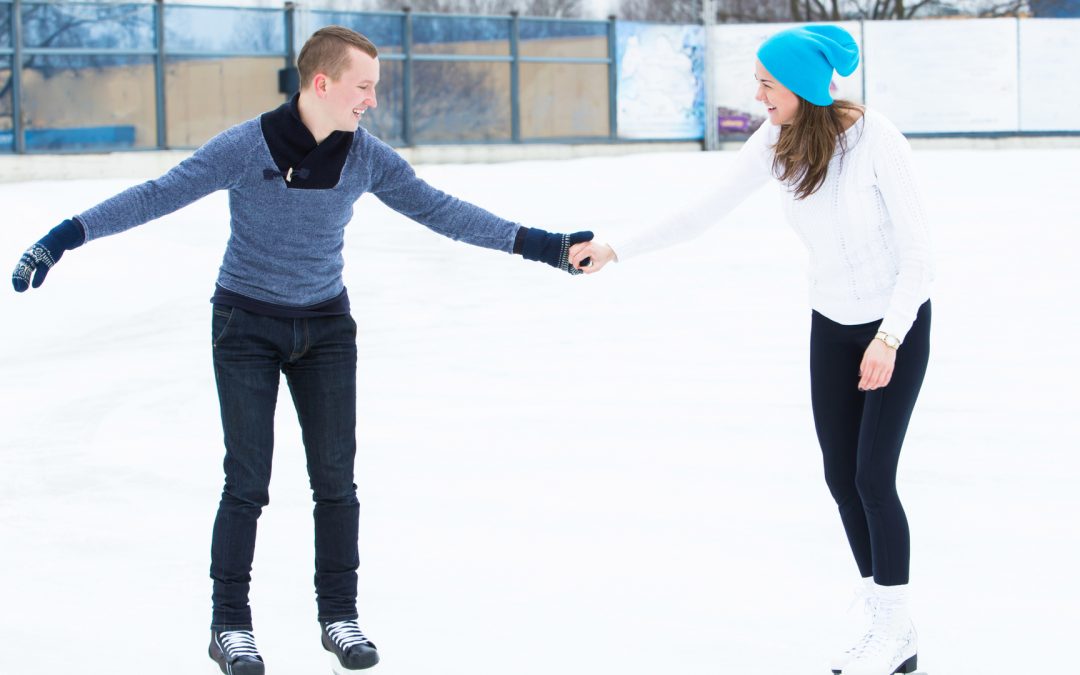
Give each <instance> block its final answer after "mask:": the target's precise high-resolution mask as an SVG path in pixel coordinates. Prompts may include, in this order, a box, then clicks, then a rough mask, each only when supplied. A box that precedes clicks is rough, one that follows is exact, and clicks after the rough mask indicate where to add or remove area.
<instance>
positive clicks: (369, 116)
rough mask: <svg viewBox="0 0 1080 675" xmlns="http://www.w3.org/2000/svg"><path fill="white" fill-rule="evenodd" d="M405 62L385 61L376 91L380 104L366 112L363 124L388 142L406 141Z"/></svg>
mask: <svg viewBox="0 0 1080 675" xmlns="http://www.w3.org/2000/svg"><path fill="white" fill-rule="evenodd" d="M404 75H405V64H404V63H403V62H402V61H383V62H382V64H381V67H380V78H381V79H380V81H379V86H378V88H377V91H376V97H377V100H378V104H379V105H378V106H377V107H376V108H375V109H371V108H369V109H368V111H367V112H366V113H364V120H363V122H362V125H363V127H364V128H365V129H367V130H368V131H370V132H371V133H373V134H375V135H376V136H378V137H379V138H381V139H382V140H384V141H386V142H387V143H392V144H396V145H401V144H403V143H404V142H405V137H404V136H405V130H404V124H403V120H404V119H405V112H404V106H405V77H404Z"/></svg>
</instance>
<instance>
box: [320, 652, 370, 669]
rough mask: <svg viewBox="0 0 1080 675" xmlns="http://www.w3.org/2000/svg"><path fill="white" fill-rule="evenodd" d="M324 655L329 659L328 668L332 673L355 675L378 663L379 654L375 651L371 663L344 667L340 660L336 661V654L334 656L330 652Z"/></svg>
mask: <svg viewBox="0 0 1080 675" xmlns="http://www.w3.org/2000/svg"><path fill="white" fill-rule="evenodd" d="M326 657H327V658H328V659H330V670H331V672H333V673H334V675H357V673H360V672H363V671H366V670H367V669H368V668H371V667H372V666H375V665H376V664H378V663H379V656H378V654H377V653H376V654H375V656H374V658H373V659H372V661H371V663H368V664H366V665H363V666H361V667H359V668H346V667H345V666H343V665H341V661H338V658H337V656H334V654H333V653H332V652H331V653H329V654H327V655H326Z"/></svg>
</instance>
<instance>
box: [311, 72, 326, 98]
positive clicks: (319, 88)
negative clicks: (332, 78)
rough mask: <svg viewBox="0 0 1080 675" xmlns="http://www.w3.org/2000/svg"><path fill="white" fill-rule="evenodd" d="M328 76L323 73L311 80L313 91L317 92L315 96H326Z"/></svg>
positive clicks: (316, 74)
mask: <svg viewBox="0 0 1080 675" xmlns="http://www.w3.org/2000/svg"><path fill="white" fill-rule="evenodd" d="M326 80H327V78H326V75H324V74H322V73H315V77H313V78H312V79H311V86H312V89H314V90H315V95H316V96H319V97H322V96H325V95H326Z"/></svg>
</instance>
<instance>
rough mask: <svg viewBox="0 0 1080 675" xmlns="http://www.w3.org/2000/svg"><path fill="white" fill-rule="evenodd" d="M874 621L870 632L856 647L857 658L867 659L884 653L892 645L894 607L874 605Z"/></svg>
mask: <svg viewBox="0 0 1080 675" xmlns="http://www.w3.org/2000/svg"><path fill="white" fill-rule="evenodd" d="M873 611H874V614H873V616H874V619H873V621H872V622H871V624H870V630H869V631H868V632H867V633H866V635H864V636H863V638H862V640H860V641H859V644H857V645H855V652H854V654H855V656H856V657H860V658H865V657H868V656H876V655H877V654H880V653H882V652H884V651H885V650H886V649H888V647H889V643H890V637H889V635H890V630H889V629H890V627H892V625H893V623H894V614H895V611H894V607H893V606H892V605H890V604H889V603H887V602H876V603H874V610H873Z"/></svg>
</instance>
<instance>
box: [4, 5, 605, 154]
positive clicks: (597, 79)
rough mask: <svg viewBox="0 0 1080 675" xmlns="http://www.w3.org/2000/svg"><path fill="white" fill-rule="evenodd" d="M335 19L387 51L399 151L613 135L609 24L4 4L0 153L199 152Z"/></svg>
mask: <svg viewBox="0 0 1080 675" xmlns="http://www.w3.org/2000/svg"><path fill="white" fill-rule="evenodd" d="M330 24H339V25H344V26H348V27H350V28H353V29H355V30H357V31H359V32H361V33H364V34H365V35H367V36H368V37H369V38H371V39H372V41H373V42H374V43H375V44H376V45H378V47H379V51H380V59H379V60H380V62H381V63H382V82H381V84H380V87H379V89H380V91H379V106H378V108H377V109H376V110H373V111H370V112H369V114H368V115H366V116H365V120H364V125H365V126H366V127H368V128H369V129H370V130H371V131H372V132H373V133H375V134H377V135H378V136H380V137H382V138H383V139H385V140H387V141H388V142H390V143H393V144H396V145H414V144H435V143H490V142H514V143H530V142H532V143H539V142H552V141H558V142H583V141H591V142H596V141H614V140H616V139H617V120H616V104H615V90H616V84H615V83H616V79H615V78H616V72H615V43H616V40H615V22H614V21H613V20H612V21H586V20H567V19H546V18H533V17H520V16H517V15H513V14H511V15H507V16H471V15H470V16H461V15H445V14H419V13H412V12H401V13H386V12H337V11H323V10H309V9H301V8H298V7H296V6H295V5H293V4H292V3H288V4H286V5H285V6H284V7H283V8H281V9H276V8H270V9H267V8H251V7H218V6H196V5H174V4H164V3H163V2H161V1H160V0H159V1H158V2H156V3H153V4H147V3H120V4H117V3H107V4H106V3H93V2H85V3H84V2H63V3H58V2H33V1H25V0H0V152H7V153H10V152H16V153H33V152H87V151H101V150H125V149H127V150H136V149H161V148H192V147H197V146H199V145H201V144H202V143H203V142H205V141H206V140H207V139H209V138H210V137H211V136H213V135H214V134H215V133H217V132H219V131H221V130H222V129H224V128H226V127H228V126H230V125H232V124H236V123H238V122H241V121H243V120H246V119H250V118H252V117H255V116H257V115H258V114H260V113H261V112H263V111H265V110H268V109H271V108H273V107H275V106H277V105H280V104H281V103H282V102H283V101H284V100H286V98H287V95H288V94H289V93H290V91H289V89H290V88H291V87H294V86H295V73H294V72H290V69H292V67H293V64H294V63H295V54H296V50H297V47H298V45H299V44H301V43H302V42H303V40H304V39H305V38H306V37H307V36H308V35H309V34H310V33H311V32H313V31H315V30H316V29H318V28H320V27H322V26H325V25H330Z"/></svg>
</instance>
